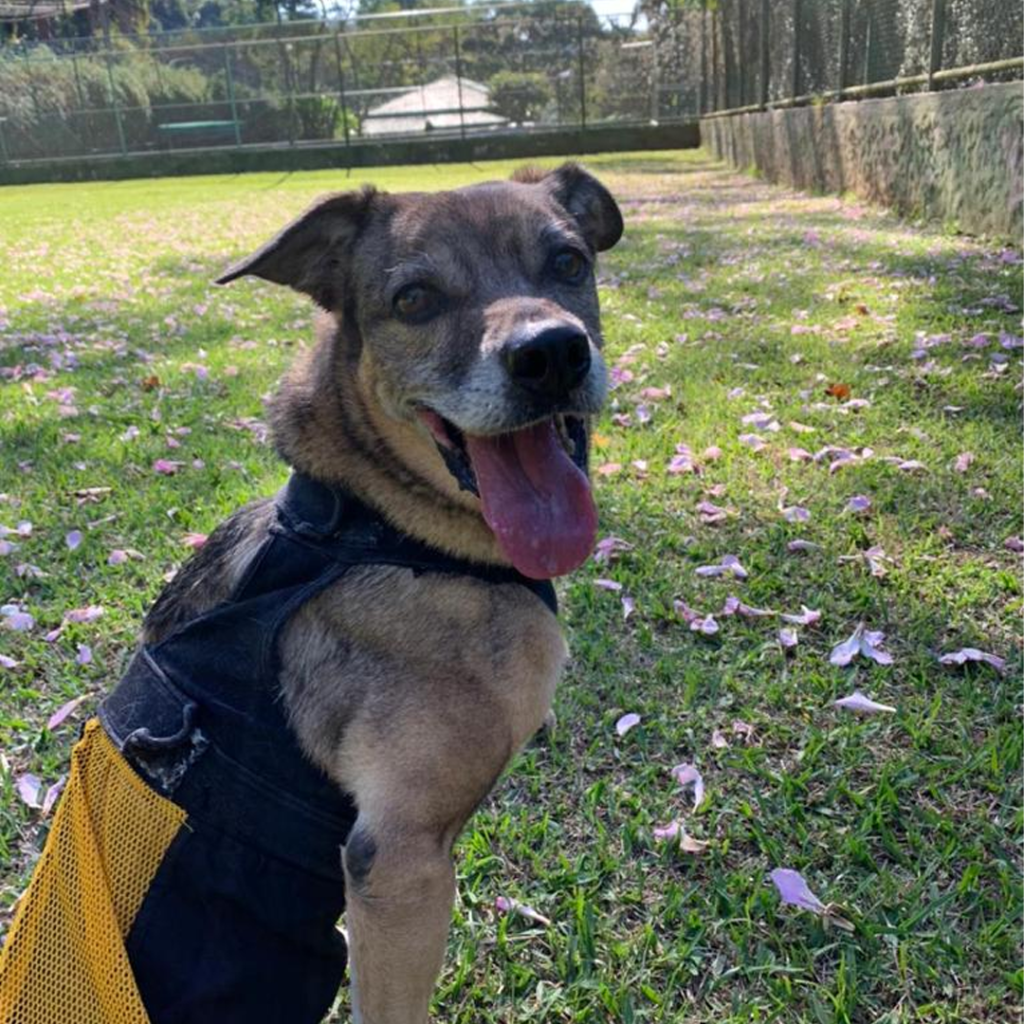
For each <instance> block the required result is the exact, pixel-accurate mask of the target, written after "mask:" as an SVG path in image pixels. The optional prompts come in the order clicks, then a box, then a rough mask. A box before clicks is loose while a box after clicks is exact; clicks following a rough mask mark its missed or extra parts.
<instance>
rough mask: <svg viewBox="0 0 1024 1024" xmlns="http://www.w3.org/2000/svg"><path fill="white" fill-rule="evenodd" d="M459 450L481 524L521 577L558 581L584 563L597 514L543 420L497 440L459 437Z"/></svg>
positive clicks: (578, 474)
mask: <svg viewBox="0 0 1024 1024" xmlns="http://www.w3.org/2000/svg"><path fill="white" fill-rule="evenodd" d="M466 446H467V448H468V449H469V457H470V460H471V461H472V463H473V470H474V472H475V473H476V481H477V485H478V486H479V488H480V499H481V501H482V502H483V509H484V519H486V520H487V525H488V526H489V527H490V528H491V529H492V530H493V531H494V535H495V536H496V537H497V538H498V543H499V544H500V545H501V549H502V551H504V552H505V554H506V556H507V557H508V559H509V561H510V562H511V563H512V564H513V565H514V566H515V567H516V568H517V569H518V570H519V571H520V572H521V573H522V574H523V575H524V576H529V577H530V578H531V579H537V580H544V579H550V578H551V577H552V576H562V575H564V574H565V573H567V572H572V570H573V569H575V568H576V567H577V566H579V565H582V563H583V562H585V561H586V560H587V558H588V557H589V555H590V552H591V551H593V549H594V540H595V538H596V537H597V509H596V508H595V507H594V499H593V497H592V496H591V494H590V483H589V482H588V480H587V478H586V476H585V475H584V474H583V473H582V472H581V471H580V470H579V469H577V468H576V466H575V465H574V464H573V462H572V460H571V459H570V458H569V456H568V455H567V454H566V451H565V449H564V448H563V447H562V444H561V442H560V441H559V439H558V434H557V432H556V431H555V425H554V423H553V422H552V421H551V420H547V421H546V422H544V423H538V424H537V426H535V427H527V428H526V429H525V430H517V431H515V433H512V434H501V435H499V436H497V437H473V436H472V435H468V434H467V435H466Z"/></svg>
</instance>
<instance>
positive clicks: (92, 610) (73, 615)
mask: <svg viewBox="0 0 1024 1024" xmlns="http://www.w3.org/2000/svg"><path fill="white" fill-rule="evenodd" d="M102 614H103V608H102V606H100V605H98V604H90V605H87V606H86V607H85V608H72V609H71V611H68V612H65V613H64V621H65V622H95V621H96V619H98V618H99V617H100V616H101V615H102Z"/></svg>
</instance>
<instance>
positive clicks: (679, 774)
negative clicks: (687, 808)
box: [672, 764, 704, 810]
mask: <svg viewBox="0 0 1024 1024" xmlns="http://www.w3.org/2000/svg"><path fill="white" fill-rule="evenodd" d="M672 778H674V779H675V780H676V782H678V783H679V785H680V786H682V787H683V788H684V789H685V788H686V787H687V786H693V809H694V810H697V808H698V807H700V805H701V804H702V803H704V776H703V775H701V773H700V771H698V769H697V768H696V766H695V765H692V764H677V765H676V766H675V768H673V769H672Z"/></svg>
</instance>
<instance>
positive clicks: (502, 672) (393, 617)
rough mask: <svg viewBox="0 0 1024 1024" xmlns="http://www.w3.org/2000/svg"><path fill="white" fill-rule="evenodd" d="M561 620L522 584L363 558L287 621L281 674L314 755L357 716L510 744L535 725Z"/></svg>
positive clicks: (374, 725) (320, 757) (546, 696)
mask: <svg viewBox="0 0 1024 1024" xmlns="http://www.w3.org/2000/svg"><path fill="white" fill-rule="evenodd" d="M566 653H567V652H566V646H565V641H564V639H563V636H562V632H561V629H560V627H559V625H558V620H557V619H556V618H555V616H554V615H552V614H551V612H550V611H549V610H548V609H547V608H546V607H545V606H544V604H543V603H542V602H541V601H540V600H539V599H538V598H537V596H536V595H534V594H532V593H531V592H530V591H529V590H527V589H526V588H525V587H522V586H518V585H514V584H505V585H495V584H490V583H487V582H483V581H480V580H475V579H471V578H468V577H460V576H454V575H447V574H439V573H422V574H415V573H413V572H412V571H410V570H407V569H397V568H390V567H378V566H374V567H365V568H360V569H358V570H354V571H352V572H350V573H349V574H347V575H346V576H345V577H343V578H342V579H341V580H340V581H338V582H337V583H335V584H334V585H332V586H331V587H330V588H328V589H327V590H325V591H324V592H323V593H322V594H320V595H319V596H318V597H316V598H314V599H313V600H311V601H310V602H309V603H308V604H306V605H305V606H304V607H303V608H302V609H301V610H300V611H299V612H298V613H297V614H296V615H295V616H294V617H293V619H292V620H291V621H290V622H289V624H288V625H287V627H286V628H285V631H284V635H283V637H282V645H281V665H282V672H281V682H282V687H283V690H284V695H285V700H286V703H287V705H288V708H289V713H290V716H291V720H292V722H293V725H294V726H295V728H296V730H297V732H298V733H299V738H300V741H301V742H302V743H303V746H304V747H305V748H306V750H307V752H308V753H310V754H312V755H313V757H314V759H315V760H317V761H318V762H319V763H320V764H322V765H325V766H328V765H331V764H333V763H336V759H337V751H338V750H339V748H341V747H344V746H346V745H347V743H348V740H349V739H350V737H349V736H348V735H346V734H347V733H349V732H351V731H352V730H353V729H354V728H356V729H364V730H366V729H369V730H374V729H376V730H384V731H386V727H385V726H383V725H381V724H380V723H395V722H398V721H405V722H409V721H414V722H417V723H419V724H418V729H417V731H419V732H422V731H423V730H424V729H426V728H434V729H436V730H439V731H440V732H441V733H444V734H446V735H448V736H449V737H450V738H451V739H452V740H453V741H454V742H456V743H457V742H459V740H460V737H462V738H463V739H464V740H465V739H468V738H469V737H472V739H473V743H472V746H474V747H476V746H478V744H479V743H481V742H482V743H483V744H484V745H486V746H490V747H493V748H495V749H500V750H503V751H504V752H505V757H507V756H509V755H511V753H512V752H514V750H516V749H517V748H518V747H519V746H521V745H522V744H523V743H524V742H525V741H526V740H527V739H528V738H529V737H530V735H532V734H533V732H535V731H536V730H537V728H539V726H540V725H541V723H542V722H543V720H544V716H545V715H546V713H547V711H548V709H549V707H550V704H551V698H552V695H553V693H554V688H555V684H556V682H557V679H558V676H559V674H560V672H561V669H562V665H563V663H564V661H565V657H566Z"/></svg>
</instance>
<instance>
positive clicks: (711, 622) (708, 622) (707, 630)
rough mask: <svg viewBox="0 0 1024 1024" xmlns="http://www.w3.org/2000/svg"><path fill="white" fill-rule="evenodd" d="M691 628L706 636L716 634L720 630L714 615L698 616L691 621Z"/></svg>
mask: <svg viewBox="0 0 1024 1024" xmlns="http://www.w3.org/2000/svg"><path fill="white" fill-rule="evenodd" d="M690 629H691V630H693V632H694V633H703V634H704V635H705V636H714V635H715V633H717V632H718V623H717V622H716V621H715V617H714V615H706V616H704V617H703V618H701V617H698V618H696V619H694V620H693V621H692V622H691V623H690Z"/></svg>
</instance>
